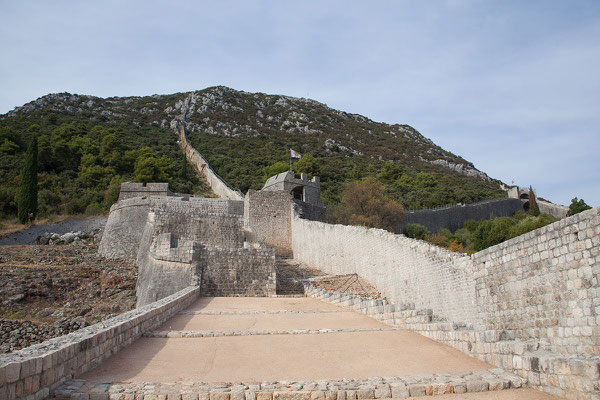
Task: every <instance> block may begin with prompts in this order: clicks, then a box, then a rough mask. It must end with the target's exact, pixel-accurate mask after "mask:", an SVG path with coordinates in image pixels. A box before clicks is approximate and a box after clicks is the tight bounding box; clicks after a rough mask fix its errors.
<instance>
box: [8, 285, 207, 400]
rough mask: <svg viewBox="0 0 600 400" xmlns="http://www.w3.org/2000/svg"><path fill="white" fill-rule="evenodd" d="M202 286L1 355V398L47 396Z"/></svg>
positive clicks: (179, 305)
mask: <svg viewBox="0 0 600 400" xmlns="http://www.w3.org/2000/svg"><path fill="white" fill-rule="evenodd" d="M198 295H199V288H198V287H197V286H196V287H188V288H185V289H184V290H182V291H180V292H177V293H175V294H173V295H172V296H169V297H167V298H164V299H162V300H160V301H157V302H155V303H152V304H149V305H147V306H145V307H142V308H136V309H135V310H132V311H129V312H126V313H123V314H120V315H117V316H116V317H113V318H110V319H108V320H106V321H102V322H99V323H97V324H94V325H90V326H88V327H85V328H82V329H80V330H78V331H76V332H73V333H70V334H68V335H64V336H60V337H57V338H54V339H50V340H46V341H44V342H42V343H39V344H36V345H33V346H30V347H27V348H25V349H23V350H19V351H17V352H14V353H11V354H2V355H1V356H0V377H2V380H1V381H0V398H2V399H6V398H27V399H30V398H31V399H33V398H35V399H45V398H48V397H49V396H50V391H51V390H53V389H54V388H56V387H57V386H58V385H59V384H61V383H62V382H64V381H65V380H67V379H73V378H75V377H77V376H80V375H82V374H83V373H85V372H87V371H90V370H92V369H94V368H96V367H97V366H98V365H100V364H101V363H102V362H103V361H104V360H106V359H107V358H109V357H110V356H111V355H113V354H115V353H117V352H118V351H119V350H121V349H123V348H124V347H126V346H128V345H130V344H131V343H133V342H134V341H135V340H137V339H138V338H140V337H141V336H142V333H144V332H146V331H148V330H152V329H155V328H157V327H158V326H160V325H162V324H163V323H164V322H165V321H167V320H168V319H169V318H171V317H172V316H173V315H175V314H177V313H178V312H179V311H181V310H183V309H185V308H187V307H188V306H189V305H190V304H192V303H193V302H194V301H196V299H197V298H198Z"/></svg>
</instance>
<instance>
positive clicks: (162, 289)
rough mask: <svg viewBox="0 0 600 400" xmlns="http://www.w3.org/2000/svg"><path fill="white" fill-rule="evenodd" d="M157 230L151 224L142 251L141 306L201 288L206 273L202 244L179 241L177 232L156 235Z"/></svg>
mask: <svg viewBox="0 0 600 400" xmlns="http://www.w3.org/2000/svg"><path fill="white" fill-rule="evenodd" d="M153 228H154V225H153V224H152V223H151V222H150V221H149V222H148V223H147V225H146V229H145V231H144V235H143V237H142V240H141V243H140V248H139V250H138V256H137V265H138V279H137V282H136V294H137V303H136V306H137V307H143V306H145V305H147V304H150V303H153V302H155V301H157V300H160V299H163V298H165V297H167V296H170V295H171V294H173V293H176V292H178V291H180V290H182V289H184V288H186V287H188V286H195V285H198V284H199V281H200V279H199V277H200V276H201V274H202V269H201V268H200V265H199V249H200V247H201V246H200V244H198V243H195V242H193V241H190V240H187V239H181V238H178V237H177V236H176V235H175V234H173V233H159V234H156V236H154V235H155V233H154V232H155V230H154V229H153Z"/></svg>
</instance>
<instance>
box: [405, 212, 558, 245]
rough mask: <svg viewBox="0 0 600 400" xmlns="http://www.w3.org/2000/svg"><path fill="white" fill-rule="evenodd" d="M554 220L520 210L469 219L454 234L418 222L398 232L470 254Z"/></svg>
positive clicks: (553, 218)
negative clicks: (433, 231)
mask: <svg viewBox="0 0 600 400" xmlns="http://www.w3.org/2000/svg"><path fill="white" fill-rule="evenodd" d="M556 221H558V219H557V218H555V217H553V216H551V215H548V214H544V213H542V214H540V215H538V216H532V215H529V214H528V213H525V212H522V211H520V212H517V213H515V214H514V215H513V216H512V217H500V218H490V219H487V220H482V221H474V220H469V221H467V222H465V224H464V226H463V227H462V228H461V229H458V230H457V231H456V232H454V233H451V232H450V231H449V230H448V229H440V230H438V231H437V232H435V233H429V231H428V229H427V228H425V227H424V226H422V225H419V224H408V225H407V226H406V227H405V228H404V231H403V232H402V233H404V235H406V236H408V237H411V238H414V239H422V240H426V241H428V242H430V243H432V244H435V245H436V246H440V247H444V248H447V249H449V250H451V251H457V252H465V253H469V254H471V253H474V252H476V251H481V250H483V249H486V248H488V247H490V246H494V245H496V244H498V243H502V242H504V241H506V240H509V239H512V238H514V237H517V236H521V235H523V234H525V233H527V232H531V231H533V230H535V229H538V228H541V227H542V226H546V225H548V224H551V223H553V222H556Z"/></svg>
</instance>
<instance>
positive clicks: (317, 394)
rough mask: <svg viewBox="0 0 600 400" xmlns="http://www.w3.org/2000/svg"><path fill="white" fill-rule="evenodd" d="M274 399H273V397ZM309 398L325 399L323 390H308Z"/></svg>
mask: <svg viewBox="0 0 600 400" xmlns="http://www.w3.org/2000/svg"><path fill="white" fill-rule="evenodd" d="M273 400H275V399H273ZM310 400H325V392H324V391H322V390H313V391H311V392H310Z"/></svg>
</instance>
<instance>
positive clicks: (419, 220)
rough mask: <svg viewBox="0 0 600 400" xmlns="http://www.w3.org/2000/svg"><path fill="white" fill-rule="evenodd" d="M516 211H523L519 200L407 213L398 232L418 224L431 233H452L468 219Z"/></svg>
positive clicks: (478, 203)
mask: <svg viewBox="0 0 600 400" xmlns="http://www.w3.org/2000/svg"><path fill="white" fill-rule="evenodd" d="M516 211H523V202H522V201H521V200H519V199H496V200H486V201H480V202H477V203H472V204H464V205H455V206H448V207H442V208H434V209H427V210H418V211H407V212H406V216H405V218H404V220H403V221H402V223H401V224H399V225H398V230H397V231H398V232H402V230H403V229H404V227H405V226H406V225H408V224H420V225H423V226H425V227H426V228H427V229H429V230H430V231H431V232H437V231H438V230H439V229H442V228H444V229H449V230H450V231H452V232H454V231H456V230H457V229H460V228H462V226H463V225H464V224H465V222H467V221H468V220H470V219H474V220H476V221H480V220H484V219H488V218H490V217H491V216H494V217H509V216H511V215H513V214H514V213H515V212H516Z"/></svg>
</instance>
